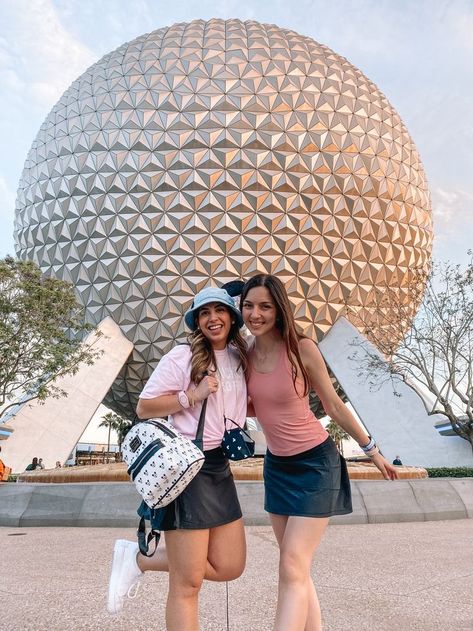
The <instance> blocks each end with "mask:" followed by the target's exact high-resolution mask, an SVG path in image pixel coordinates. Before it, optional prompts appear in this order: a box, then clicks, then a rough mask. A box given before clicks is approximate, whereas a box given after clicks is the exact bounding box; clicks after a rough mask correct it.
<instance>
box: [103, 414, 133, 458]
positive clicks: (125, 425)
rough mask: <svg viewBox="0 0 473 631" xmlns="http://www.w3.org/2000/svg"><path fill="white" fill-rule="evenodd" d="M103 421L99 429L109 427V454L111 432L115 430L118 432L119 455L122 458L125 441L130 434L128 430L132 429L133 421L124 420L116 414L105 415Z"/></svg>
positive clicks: (108, 449)
mask: <svg viewBox="0 0 473 631" xmlns="http://www.w3.org/2000/svg"><path fill="white" fill-rule="evenodd" d="M102 419H103V420H102V422H101V423H100V425H99V427H108V442H107V452H108V453H110V432H111V431H112V429H113V430H115V431H116V432H117V438H118V453H119V454H120V457H121V453H122V443H123V439H124V438H125V436H126V434H127V433H128V430H129V429H130V428H131V421H128V420H126V419H124V418H122V417H121V416H119V415H118V414H115V413H114V412H107V414H104V416H103V417H102Z"/></svg>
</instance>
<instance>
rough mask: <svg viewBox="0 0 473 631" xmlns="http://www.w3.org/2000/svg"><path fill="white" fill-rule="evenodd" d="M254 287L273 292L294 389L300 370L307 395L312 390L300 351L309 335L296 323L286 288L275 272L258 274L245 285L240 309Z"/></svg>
mask: <svg viewBox="0 0 473 631" xmlns="http://www.w3.org/2000/svg"><path fill="white" fill-rule="evenodd" d="M254 287H266V289H267V290H268V291H269V293H270V294H271V297H272V299H273V302H274V305H275V307H276V327H277V328H278V330H279V332H280V333H281V337H282V339H283V341H284V344H285V345H286V353H287V356H288V358H289V361H290V362H291V365H292V381H293V383H294V389H295V390H296V392H297V387H296V379H297V375H298V372H299V371H300V374H301V375H302V379H303V382H304V396H307V395H308V394H309V392H310V381H309V375H308V374H307V370H306V369H305V366H304V364H303V362H302V358H301V354H300V352H299V341H300V340H302V339H305V338H306V337H307V336H306V335H304V334H303V333H302V332H301V331H300V330H299V327H298V326H297V324H296V323H295V320H294V314H293V311H292V307H291V303H290V302H289V297H288V295H287V292H286V289H285V287H284V285H283V283H282V282H281V281H280V280H279V278H278V277H277V276H273V274H257V275H256V276H253V277H252V278H250V279H249V280H248V281H247V282H246V283H245V285H244V287H243V290H242V292H241V297H240V311H242V312H243V303H244V302H245V299H246V296H247V295H248V292H249V291H250V289H253V288H254Z"/></svg>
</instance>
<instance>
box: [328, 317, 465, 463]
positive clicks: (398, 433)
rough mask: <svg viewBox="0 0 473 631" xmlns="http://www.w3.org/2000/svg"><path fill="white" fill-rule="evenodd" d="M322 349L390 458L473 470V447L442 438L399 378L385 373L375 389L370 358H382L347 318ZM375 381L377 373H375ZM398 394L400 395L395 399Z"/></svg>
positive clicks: (432, 419) (339, 322)
mask: <svg viewBox="0 0 473 631" xmlns="http://www.w3.org/2000/svg"><path fill="white" fill-rule="evenodd" d="M319 349H320V352H321V353H322V355H323V357H324V359H325V361H326V362H327V364H328V365H329V366H330V368H331V370H332V372H333V374H334V375H335V377H336V378H337V381H338V382H339V383H340V385H341V386H342V388H343V390H344V391H345V394H346V395H347V397H348V400H349V401H350V403H351V404H352V406H353V407H354V409H355V411H356V413H357V414H358V416H359V418H360V420H361V421H362V423H363V424H364V425H365V427H366V428H367V429H368V431H369V432H370V433H372V434H373V436H375V438H376V440H377V441H378V444H379V446H380V448H381V450H382V452H383V454H384V456H385V457H386V458H387V459H388V460H390V461H392V460H393V459H394V457H395V456H396V454H400V456H401V459H402V462H403V464H406V465H414V466H421V467H459V466H470V467H471V466H473V455H472V451H471V447H470V445H469V443H468V442H467V441H466V440H463V439H462V438H460V437H458V436H441V435H440V434H439V432H438V431H437V430H436V429H435V427H434V422H435V420H438V418H439V416H438V415H436V416H429V415H428V414H427V413H426V409H425V406H424V402H423V400H422V398H421V397H420V396H419V394H417V392H416V391H415V390H414V389H413V388H411V387H410V386H409V385H407V384H406V383H405V382H404V381H403V380H402V378H401V377H400V376H399V375H393V379H392V380H391V379H386V376H385V374H382V373H381V372H380V374H379V384H378V385H376V386H375V387H373V385H371V384H370V383H369V382H368V379H367V376H366V366H367V363H366V362H367V353H368V352H369V354H376V355H377V356H378V357H380V358H381V359H383V361H385V360H384V358H383V356H382V355H381V353H380V352H379V351H378V350H377V349H376V347H375V346H374V345H373V344H371V343H370V342H369V341H368V340H367V339H366V338H365V337H364V336H363V335H362V334H361V333H360V332H359V331H358V330H357V329H356V328H355V327H354V326H353V325H352V324H351V323H350V322H349V321H348V320H347V319H346V318H343V317H341V318H339V319H338V320H337V321H336V322H335V324H334V325H333V326H332V328H331V329H330V331H329V332H328V333H327V334H326V335H325V337H324V338H323V340H322V341H321V342H320V343H319ZM370 370H371V373H372V374H371V375H370V381H372V380H373V373H375V372H376V370H375V369H374V368H373V369H372V368H370ZM395 391H396V394H395Z"/></svg>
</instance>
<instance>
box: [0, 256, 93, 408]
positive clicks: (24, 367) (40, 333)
mask: <svg viewBox="0 0 473 631" xmlns="http://www.w3.org/2000/svg"><path fill="white" fill-rule="evenodd" d="M92 330H93V327H92V326H91V325H89V324H87V323H86V322H85V320H84V312H83V308H82V307H81V306H80V305H79V303H78V302H77V299H76V297H75V294H74V288H73V287H72V285H70V284H69V283H67V282H65V281H62V280H58V279H56V278H52V277H48V276H45V275H44V274H42V272H41V270H40V269H39V267H38V266H37V265H36V264H35V263H33V262H31V261H20V260H16V259H14V258H12V257H11V256H7V257H6V258H4V259H0V345H1V349H2V352H1V354H0V408H2V407H3V410H2V412H1V414H0V416H3V415H4V414H5V413H6V412H7V410H9V409H10V408H11V407H12V406H14V405H16V402H12V400H13V399H15V398H17V397H19V396H20V395H21V396H22V399H21V400H22V401H23V402H27V401H31V400H33V399H38V400H39V401H40V402H44V401H45V399H46V398H47V397H55V398H59V397H61V396H65V395H66V393H65V392H64V390H62V389H61V388H60V387H59V386H58V385H57V383H56V382H57V379H58V378H59V377H63V376H65V375H73V374H75V373H76V372H77V371H78V369H79V367H80V365H81V364H84V363H85V364H87V365H91V364H93V362H94V361H95V360H96V359H97V357H98V356H99V355H100V354H101V351H99V350H97V349H96V348H95V347H94V345H95V342H96V340H97V338H98V336H99V335H101V334H100V333H99V332H97V331H96V334H95V336H92V340H93V341H91V342H88V343H87V344H82V340H83V338H84V336H85V334H86V333H89V332H91V331H92Z"/></svg>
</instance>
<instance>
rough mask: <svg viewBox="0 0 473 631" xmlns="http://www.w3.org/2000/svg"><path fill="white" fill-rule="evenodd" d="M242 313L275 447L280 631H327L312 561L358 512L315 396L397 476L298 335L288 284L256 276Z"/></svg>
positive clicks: (252, 372)
mask: <svg viewBox="0 0 473 631" xmlns="http://www.w3.org/2000/svg"><path fill="white" fill-rule="evenodd" d="M240 307H241V311H242V315H243V320H244V322H245V324H246V326H247V327H248V329H249V331H250V333H252V334H253V336H254V340H253V342H252V343H251V344H250V349H249V352H248V369H247V375H248V379H247V387H248V395H249V397H250V399H251V405H252V406H253V408H254V414H255V415H256V416H257V418H258V421H259V422H260V424H261V426H262V428H263V431H264V433H265V436H266V441H267V444H268V451H267V453H266V456H265V463H264V486H265V510H267V511H268V512H269V514H270V518H271V524H272V526H273V530H274V533H275V535H276V539H277V542H278V545H279V551H280V561H279V588H278V604H277V611H276V620H275V624H274V631H304V630H305V631H308V630H309V629H310V631H320V630H321V629H322V623H321V617H320V608H319V603H318V599H317V594H316V591H315V588H314V585H313V583H312V579H311V575H310V568H311V563H312V558H313V555H314V553H315V550H316V549H317V546H318V545H319V543H320V540H321V538H322V535H323V533H324V531H325V528H326V526H327V523H328V518H329V517H330V516H331V515H341V514H346V513H351V511H352V508H351V495H350V482H349V479H348V473H347V468H346V464H345V461H344V459H343V458H342V457H341V456H340V454H339V453H338V451H337V448H336V447H335V444H334V442H333V440H332V439H331V438H330V437H329V435H328V434H327V432H326V431H325V429H324V428H323V427H322V425H321V424H320V422H319V421H318V420H317V419H316V418H315V416H314V415H313V413H312V412H311V410H310V407H309V398H308V394H309V390H310V389H313V390H314V391H315V392H316V393H317V395H318V396H319V398H320V400H321V401H322V404H323V407H324V409H325V412H326V413H327V414H328V415H329V416H330V417H331V418H332V419H333V420H334V421H335V422H337V423H338V424H339V425H340V426H341V427H342V428H343V429H344V430H345V431H346V432H348V434H350V436H352V437H353V438H354V439H355V440H356V441H357V442H358V443H359V444H360V445H361V446H362V448H363V449H364V451H365V453H367V455H368V456H369V457H370V458H371V459H372V461H373V462H374V464H375V465H376V466H377V467H378V469H379V470H380V471H381V472H382V474H383V476H384V477H385V478H386V479H394V478H396V477H397V473H396V469H395V467H393V466H392V465H391V464H389V463H388V462H387V461H386V460H385V459H384V458H383V456H382V455H381V454H380V453H379V449H378V448H377V447H376V444H375V443H374V441H373V440H372V438H371V437H370V436H368V435H367V434H366V432H365V431H364V430H363V429H362V428H361V427H360V426H359V424H358V423H357V421H356V420H355V418H354V417H353V415H352V414H351V413H350V411H349V410H348V408H347V407H346V406H345V404H344V403H343V401H342V400H341V399H340V398H339V397H338V395H337V393H336V392H335V390H334V388H333V385H332V382H331V380H330V377H329V375H328V372H327V368H326V366H325V363H324V360H323V359H322V356H321V354H320V351H319V350H318V348H317V346H316V344H314V342H313V341H312V340H310V339H308V338H307V337H305V336H304V335H302V334H301V333H299V332H298V331H297V328H296V324H295V322H294V316H293V313H292V309H291V305H290V303H289V299H288V296H287V293H286V290H285V288H284V285H283V284H282V282H281V281H280V280H279V279H278V278H276V277H275V276H272V275H269V274H258V275H257V276H254V277H253V278H251V279H250V280H249V281H248V282H247V283H246V284H245V286H244V287H243V290H242V295H241V302H240Z"/></svg>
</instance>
